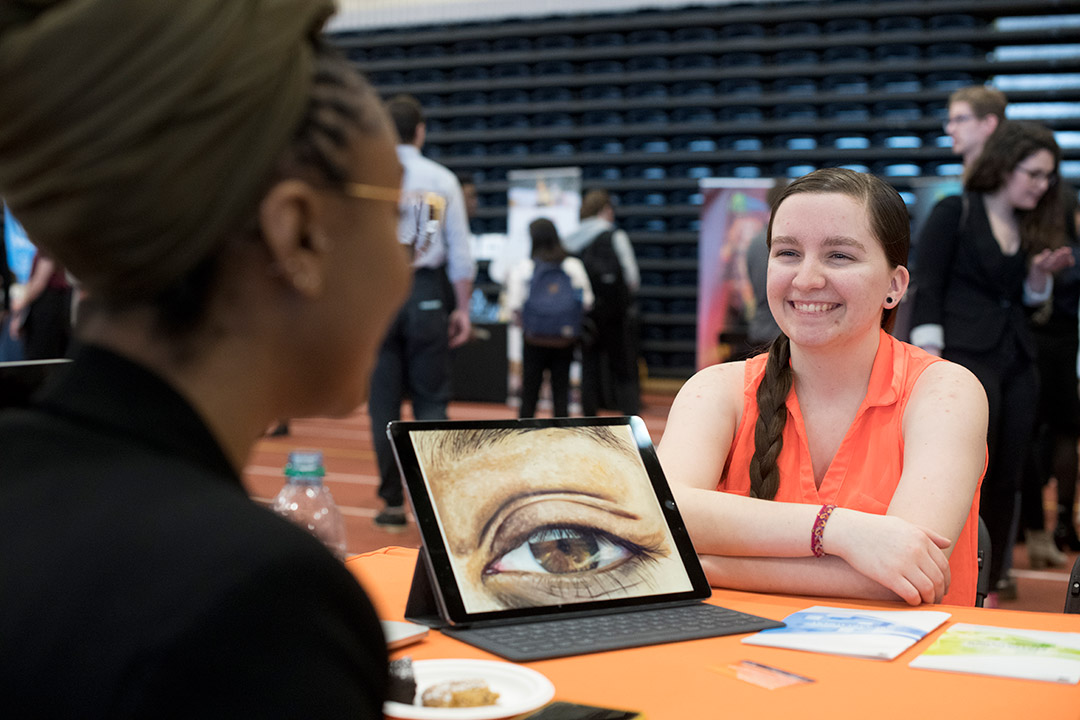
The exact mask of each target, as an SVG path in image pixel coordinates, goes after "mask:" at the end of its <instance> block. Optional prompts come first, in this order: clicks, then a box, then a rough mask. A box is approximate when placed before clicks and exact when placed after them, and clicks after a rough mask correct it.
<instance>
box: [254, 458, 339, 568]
mask: <svg viewBox="0 0 1080 720" xmlns="http://www.w3.org/2000/svg"><path fill="white" fill-rule="evenodd" d="M325 474H326V470H325V469H324V468H323V458H322V453H321V452H320V451H318V450H293V451H292V452H290V453H289V462H288V463H287V464H286V465H285V487H283V488H281V492H279V493H278V494H277V497H275V498H274V503H273V505H272V508H273V510H274V512H276V513H277V514H279V515H281V516H283V517H287V518H288V519H289V520H292V521H293V522H294V523H296V524H297V525H299V526H300V527H302V528H306V529H307V531H308V532H310V533H311V534H312V535H314V536H315V537H317V538H319V539H320V540H322V541H323V543H325V544H326V546H327V547H328V548H330V551H331V552H333V553H334V554H335V555H337V556H338V558H341V559H344V558H345V522H344V521H343V520H342V518H341V511H340V510H338V506H337V505H336V504H335V503H334V498H333V496H332V495H331V494H330V490H329V489H328V488H327V487H326V486H325V485H323V475H325Z"/></svg>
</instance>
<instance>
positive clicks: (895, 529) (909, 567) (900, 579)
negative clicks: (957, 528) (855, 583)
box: [822, 508, 951, 605]
mask: <svg viewBox="0 0 1080 720" xmlns="http://www.w3.org/2000/svg"><path fill="white" fill-rule="evenodd" d="M822 540H823V543H824V549H825V552H827V553H828V554H830V555H837V556H839V557H841V558H843V559H844V560H845V561H846V562H847V563H848V564H849V565H851V567H852V568H854V569H855V570H857V571H859V572H860V573H862V574H863V575H865V576H866V577H868V578H870V579H871V580H873V581H875V582H877V583H879V584H881V585H882V586H884V587H886V588H888V589H889V590H891V591H892V592H894V593H896V594H897V595H898V596H900V598H902V599H903V600H904V602H906V603H908V604H909V605H918V604H920V603H924V602H925V603H937V602H941V599H942V598H943V597H944V596H945V593H946V592H947V591H948V589H949V580H950V576H949V560H948V558H946V557H945V554H944V553H943V552H942V550H944V549H945V548H947V547H949V545H950V544H951V543H950V541H949V539H948V538H946V537H944V536H942V535H940V534H938V533H936V532H934V531H933V530H931V529H929V528H923V527H919V526H917V525H913V524H911V523H909V522H908V521H906V520H904V519H902V518H898V517H896V516H893V515H873V514H870V513H863V512H857V511H854V510H845V509H843V508H837V509H836V511H834V512H833V514H832V516H831V517H830V518H829V522H828V523H827V524H826V525H825V533H824V535H823V536H822Z"/></svg>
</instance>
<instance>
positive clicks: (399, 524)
mask: <svg viewBox="0 0 1080 720" xmlns="http://www.w3.org/2000/svg"><path fill="white" fill-rule="evenodd" d="M387 109H388V110H389V111H390V117H391V118H392V119H393V121H394V125H395V126H396V127H397V132H398V137H399V140H400V142H399V144H398V146H397V153H398V160H399V161H400V162H401V164H402V166H403V167H404V169H405V177H404V180H403V181H402V193H401V202H400V203H399V208H400V218H399V222H398V239H399V240H400V241H401V243H402V244H403V245H405V246H406V247H407V248H408V250H409V253H410V255H411V258H412V266H413V284H412V292H411V294H410V295H409V299H408V301H407V302H406V303H405V306H404V307H403V308H402V309H401V312H400V313H399V314H398V316H397V319H395V320H394V323H393V325H391V326H390V330H389V331H388V332H387V335H386V338H385V340H384V341H383V345H382V348H381V349H380V350H379V359H378V362H377V364H376V366H375V372H374V373H373V375H372V377H371V397H370V400H369V402H368V412H369V413H370V415H371V434H372V440H373V443H374V446H375V456H376V460H377V462H378V466H379V476H380V484H379V497H380V498H382V500H383V502H385V503H386V507H385V508H384V509H383V511H382V512H380V513H379V514H378V516H376V518H375V524H376V525H377V526H379V527H381V528H383V529H386V530H392V531H393V530H400V529H403V528H404V527H405V524H406V519H405V508H404V496H403V491H402V485H401V478H400V475H399V474H398V471H397V466H396V465H395V463H394V454H393V450H392V449H391V447H390V442H389V440H388V439H387V437H386V424H387V423H388V422H389V421H391V420H398V419H400V418H401V402H402V400H403V399H404V398H406V397H408V398H410V400H411V401H412V410H413V416H414V417H415V418H416V419H417V420H445V419H446V406H447V404H448V403H449V401H450V374H451V370H450V349H451V348H455V347H457V346H459V345H461V344H463V343H464V342H465V341H466V340H468V339H469V335H470V333H471V331H472V326H471V324H470V322H469V296H470V295H471V294H472V285H473V275H474V273H475V270H476V268H475V265H474V263H473V259H472V255H471V253H470V250H469V225H468V218H467V216H466V212H465V201H464V198H463V196H462V191H461V185H460V183H459V182H458V180H457V178H456V177H455V176H454V174H453V173H452V172H451V171H450V170H448V169H447V168H445V167H443V166H442V165H439V164H438V163H436V162H434V161H432V160H429V159H428V158H425V157H424V156H422V155H421V154H420V148H421V147H423V145H424V139H425V134H426V126H425V124H424V114H423V110H422V108H421V107H420V103H419V102H418V101H417V100H416V99H415V98H413V97H411V96H408V95H399V96H397V97H394V98H391V99H390V100H389V101H388V102H387Z"/></svg>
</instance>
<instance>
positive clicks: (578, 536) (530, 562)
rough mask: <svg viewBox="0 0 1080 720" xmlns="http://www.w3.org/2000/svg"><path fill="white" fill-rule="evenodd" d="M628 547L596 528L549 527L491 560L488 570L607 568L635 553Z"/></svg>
mask: <svg viewBox="0 0 1080 720" xmlns="http://www.w3.org/2000/svg"><path fill="white" fill-rule="evenodd" d="M634 555H635V553H634V552H633V551H632V550H631V549H630V548H628V547H626V546H624V545H622V544H619V543H616V542H614V541H612V540H611V539H609V538H608V537H607V536H606V535H605V534H603V533H599V532H597V531H595V530H587V529H581V528H574V527H549V528H541V529H538V530H536V531H534V532H533V533H532V534H530V535H529V537H528V538H527V539H526V540H525V542H523V543H521V544H520V545H518V546H517V547H516V548H514V549H513V550H511V551H510V552H508V553H506V554H505V555H503V556H502V557H500V558H498V559H497V560H496V561H495V562H493V563H491V564H490V565H489V566H488V567H487V570H486V572H487V573H489V574H490V573H501V572H534V573H551V574H564V573H579V572H587V571H590V570H601V569H605V568H609V567H610V566H612V565H615V564H616V563H621V562H623V561H625V560H628V559H630V558H632V557H634Z"/></svg>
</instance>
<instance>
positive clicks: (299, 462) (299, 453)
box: [285, 450, 326, 477]
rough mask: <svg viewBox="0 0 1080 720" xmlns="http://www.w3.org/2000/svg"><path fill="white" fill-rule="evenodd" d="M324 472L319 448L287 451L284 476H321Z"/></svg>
mask: <svg viewBox="0 0 1080 720" xmlns="http://www.w3.org/2000/svg"><path fill="white" fill-rule="evenodd" d="M325 474H326V470H325V468H323V459H322V451H321V450H293V451H292V452H290V453H289V462H287V463H286V464H285V476H286V477H298V476H303V477H322V476H324V475H325Z"/></svg>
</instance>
